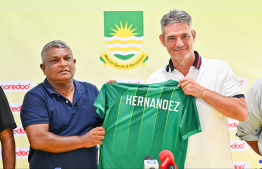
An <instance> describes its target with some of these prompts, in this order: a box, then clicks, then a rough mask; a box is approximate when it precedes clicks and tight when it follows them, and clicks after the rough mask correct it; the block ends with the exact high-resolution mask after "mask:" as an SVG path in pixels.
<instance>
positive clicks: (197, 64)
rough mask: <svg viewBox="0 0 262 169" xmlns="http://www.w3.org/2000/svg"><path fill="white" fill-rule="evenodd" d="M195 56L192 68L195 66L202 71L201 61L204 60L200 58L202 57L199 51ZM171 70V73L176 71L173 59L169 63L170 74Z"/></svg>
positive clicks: (167, 68)
mask: <svg viewBox="0 0 262 169" xmlns="http://www.w3.org/2000/svg"><path fill="white" fill-rule="evenodd" d="M194 54H195V56H196V59H195V61H194V63H193V65H192V66H195V67H196V68H197V69H198V70H199V69H200V66H201V63H202V62H201V61H202V58H201V57H200V55H199V54H198V52H197V51H194ZM169 69H170V70H171V72H172V71H173V70H174V69H175V67H174V66H173V62H172V60H171V59H169V63H168V65H167V66H166V71H167V72H169Z"/></svg>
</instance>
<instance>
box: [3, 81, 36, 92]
mask: <svg viewBox="0 0 262 169" xmlns="http://www.w3.org/2000/svg"><path fill="white" fill-rule="evenodd" d="M0 85H1V87H2V88H3V90H4V91H5V92H27V91H28V90H30V89H32V88H33V87H35V83H34V82H32V81H0Z"/></svg>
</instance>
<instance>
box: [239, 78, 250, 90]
mask: <svg viewBox="0 0 262 169" xmlns="http://www.w3.org/2000/svg"><path fill="white" fill-rule="evenodd" d="M237 80H238V82H239V84H240V86H241V87H242V88H245V87H247V85H248V79H247V78H246V77H237Z"/></svg>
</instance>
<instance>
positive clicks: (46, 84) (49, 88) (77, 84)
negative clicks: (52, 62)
mask: <svg viewBox="0 0 262 169" xmlns="http://www.w3.org/2000/svg"><path fill="white" fill-rule="evenodd" d="M73 83H74V85H75V90H76V91H78V92H79V93H80V94H84V93H85V92H86V91H85V87H84V86H83V85H82V84H81V83H80V82H79V81H76V80H74V79H73ZM42 86H43V87H44V88H45V89H46V91H47V92H48V93H49V94H50V95H51V94H58V93H57V92H56V91H55V90H54V88H53V87H52V86H51V84H50V83H49V82H48V80H47V78H45V80H44V82H43V83H42Z"/></svg>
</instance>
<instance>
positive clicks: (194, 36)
mask: <svg viewBox="0 0 262 169" xmlns="http://www.w3.org/2000/svg"><path fill="white" fill-rule="evenodd" d="M195 40H196V31H195V30H194V33H193V42H195Z"/></svg>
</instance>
